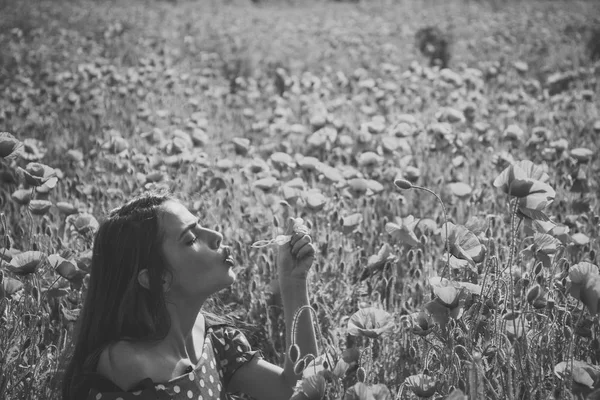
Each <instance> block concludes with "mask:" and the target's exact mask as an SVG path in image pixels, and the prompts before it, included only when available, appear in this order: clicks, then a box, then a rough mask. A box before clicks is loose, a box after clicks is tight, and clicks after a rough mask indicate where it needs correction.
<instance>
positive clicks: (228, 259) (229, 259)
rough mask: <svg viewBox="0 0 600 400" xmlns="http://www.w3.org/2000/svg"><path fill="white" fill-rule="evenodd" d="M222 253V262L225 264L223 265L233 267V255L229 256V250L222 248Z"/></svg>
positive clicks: (228, 248)
mask: <svg viewBox="0 0 600 400" xmlns="http://www.w3.org/2000/svg"><path fill="white" fill-rule="evenodd" d="M222 253H223V261H224V262H225V264H228V265H230V266H233V265H234V263H235V262H234V260H233V255H232V254H231V248H230V247H223V252H222Z"/></svg>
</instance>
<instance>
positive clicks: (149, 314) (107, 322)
mask: <svg viewBox="0 0 600 400" xmlns="http://www.w3.org/2000/svg"><path fill="white" fill-rule="evenodd" d="M168 200H176V199H175V198H174V197H173V196H172V195H171V194H170V193H168V192H158V191H152V192H146V193H143V194H141V195H139V196H137V197H136V198H134V199H133V200H131V201H129V202H128V203H126V204H125V205H123V206H122V207H120V208H117V209H115V210H112V211H111V212H110V213H109V215H108V218H107V219H106V220H104V221H103V222H102V224H101V225H100V228H99V229H98V232H97V233H96V237H95V239H94V246H93V255H92V266H91V272H90V280H89V286H88V289H87V293H86V295H85V301H84V304H83V308H82V310H81V313H80V316H79V321H78V323H77V326H76V328H75V333H74V338H75V339H74V340H75V343H74V350H73V354H72V356H71V357H70V361H69V363H68V365H67V367H66V370H65V373H64V376H63V383H62V394H63V400H74V399H82V398H85V397H86V396H87V391H88V390H89V386H88V385H86V383H85V382H86V379H85V377H86V375H87V374H90V373H93V372H95V368H96V364H97V362H98V358H99V356H100V353H101V352H102V350H103V349H104V348H105V347H106V346H107V345H109V344H110V343H113V342H116V341H118V340H135V341H140V340H142V341H145V340H148V341H154V340H161V339H164V338H165V337H166V335H167V333H168V331H169V329H170V319H169V314H168V312H167V308H166V304H165V296H164V293H163V291H162V280H163V279H164V277H165V275H166V274H169V273H170V271H169V267H168V265H167V262H166V261H165V258H164V255H163V253H162V251H161V243H162V241H163V237H164V232H163V231H162V229H161V228H160V224H159V215H160V212H159V211H160V210H159V207H160V206H161V205H162V204H163V203H165V202H166V201H168ZM144 268H146V269H147V270H148V276H149V289H146V288H144V287H143V286H141V285H140V284H139V283H138V280H137V277H138V273H139V271H141V270H142V269H144Z"/></svg>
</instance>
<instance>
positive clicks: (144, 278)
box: [137, 268, 150, 290]
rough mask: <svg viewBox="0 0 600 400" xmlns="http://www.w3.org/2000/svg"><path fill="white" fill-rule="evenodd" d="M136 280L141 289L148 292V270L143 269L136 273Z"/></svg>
mask: <svg viewBox="0 0 600 400" xmlns="http://www.w3.org/2000/svg"><path fill="white" fill-rule="evenodd" d="M137 280H138V283H139V284H140V285H142V287H144V288H146V289H148V290H150V276H149V275H148V269H146V268H144V269H142V270H141V271H140V272H138V276H137Z"/></svg>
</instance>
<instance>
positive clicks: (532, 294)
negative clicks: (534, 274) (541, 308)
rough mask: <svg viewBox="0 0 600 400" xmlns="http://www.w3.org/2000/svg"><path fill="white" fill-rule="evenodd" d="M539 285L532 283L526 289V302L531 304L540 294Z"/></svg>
mask: <svg viewBox="0 0 600 400" xmlns="http://www.w3.org/2000/svg"><path fill="white" fill-rule="evenodd" d="M540 290H541V288H540V285H534V286H532V287H531V289H529V290H528V291H527V302H528V303H529V304H532V303H533V301H534V300H535V299H537V298H538V296H539V295H540Z"/></svg>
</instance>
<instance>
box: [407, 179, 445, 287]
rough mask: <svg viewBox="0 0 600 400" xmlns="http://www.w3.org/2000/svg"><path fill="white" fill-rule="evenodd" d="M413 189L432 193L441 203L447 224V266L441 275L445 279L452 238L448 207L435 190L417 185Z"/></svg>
mask: <svg viewBox="0 0 600 400" xmlns="http://www.w3.org/2000/svg"><path fill="white" fill-rule="evenodd" d="M411 188H412V189H420V190H424V191H426V192H427V193H431V194H432V195H434V196H435V198H436V199H437V200H438V201H439V203H440V204H441V206H442V211H443V213H444V222H445V224H444V226H445V227H446V255H447V259H446V266H445V267H444V269H443V270H442V274H441V275H440V277H441V278H443V277H444V274H445V273H446V270H447V269H449V268H450V238H449V237H448V214H447V213H446V206H444V202H443V201H442V199H441V198H440V196H438V194H437V193H436V192H434V191H433V190H431V189H428V188H426V187H423V186H415V185H412V186H411Z"/></svg>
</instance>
